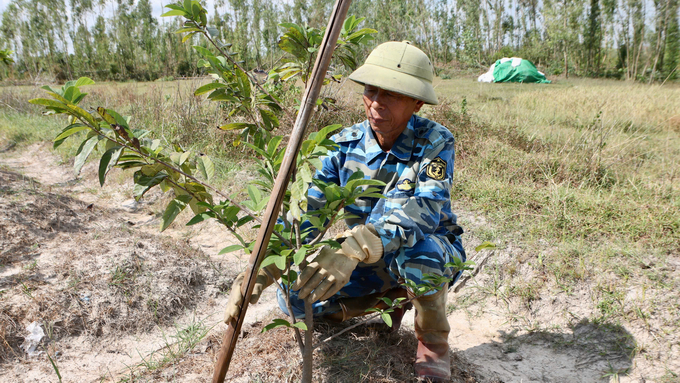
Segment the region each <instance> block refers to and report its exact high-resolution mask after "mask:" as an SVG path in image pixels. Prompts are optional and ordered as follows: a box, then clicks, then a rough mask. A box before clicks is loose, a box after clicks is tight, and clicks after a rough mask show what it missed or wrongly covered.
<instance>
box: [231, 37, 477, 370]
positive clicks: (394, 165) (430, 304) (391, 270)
mask: <svg viewBox="0 0 680 383" xmlns="http://www.w3.org/2000/svg"><path fill="white" fill-rule="evenodd" d="M349 78H350V80H353V81H355V82H357V83H359V84H361V85H363V86H364V92H363V104H364V108H365V110H366V118H367V119H366V120H365V121H363V122H361V123H359V124H356V125H354V126H351V127H349V128H346V129H344V130H343V131H341V132H340V133H338V134H336V135H335V136H333V137H332V138H331V139H332V140H333V141H334V142H335V143H337V144H338V145H339V147H338V148H337V149H336V150H335V151H333V152H331V153H329V155H328V156H327V157H326V158H324V160H323V167H322V169H319V170H318V171H317V174H316V175H315V177H317V178H318V179H321V180H323V181H325V182H334V183H336V184H339V185H343V186H344V185H345V184H346V182H347V180H348V179H349V178H350V177H351V176H352V174H353V173H354V172H356V171H361V172H363V173H364V177H365V178H370V179H376V180H380V181H383V182H385V183H386V186H385V187H384V189H383V194H384V195H385V196H386V198H384V199H378V198H371V199H361V200H357V202H356V203H355V204H354V205H350V206H347V207H345V211H346V212H347V213H349V214H351V215H353V216H354V218H351V219H348V220H347V222H346V223H347V225H348V226H349V227H350V228H351V230H348V231H346V232H345V233H344V237H345V239H344V241H343V242H342V248H341V249H332V248H328V247H326V248H324V249H322V250H321V252H320V253H319V255H318V256H317V257H316V258H315V259H314V261H313V262H312V263H310V264H309V265H308V266H307V267H306V268H305V269H304V270H303V271H302V272H301V274H300V276H299V277H298V280H297V281H296V282H295V284H294V285H293V286H292V288H293V290H295V291H293V292H292V294H291V304H292V308H293V311H294V313H293V314H294V315H295V316H296V317H297V318H302V317H304V302H303V301H302V300H303V299H305V298H307V297H309V298H310V299H311V300H312V301H314V302H315V303H314V304H313V307H314V315H315V316H320V317H325V318H327V319H335V320H340V321H344V320H347V319H349V318H352V317H356V316H360V315H364V314H365V311H366V309H368V308H371V307H380V305H381V304H384V303H382V301H380V298H381V297H389V298H391V299H395V298H398V297H407V296H410V297H413V292H412V291H408V290H407V289H405V288H403V287H402V285H401V284H400V283H403V282H404V281H405V280H410V281H413V282H415V283H416V284H420V283H424V282H425V281H423V277H424V276H426V275H428V274H433V275H438V276H446V277H449V278H451V279H452V280H455V278H457V275H454V273H453V271H452V270H451V268H449V267H446V266H445V265H446V264H447V263H449V262H453V260H454V258H458V259H460V260H461V261H465V251H464V250H463V246H462V244H461V241H460V235H461V234H462V233H463V230H462V229H461V228H460V227H459V226H458V225H457V224H456V216H455V215H454V214H453V213H452V211H451V199H450V192H451V187H452V178H453V163H454V139H453V136H452V134H451V132H450V131H449V130H448V129H447V128H445V127H443V126H442V125H440V124H438V123H436V122H433V121H429V120H427V119H425V118H422V117H419V116H417V115H415V113H416V112H418V111H419V110H420V108H421V107H422V106H423V104H425V103H427V104H437V103H438V100H437V96H436V94H435V91H434V88H433V87H432V78H433V69H432V64H431V63H430V60H429V59H428V57H427V55H425V53H423V52H422V51H421V50H420V49H418V48H416V47H414V46H413V45H411V44H410V43H407V42H387V43H384V44H381V45H380V46H378V47H377V48H375V50H373V52H371V54H370V55H369V56H368V58H367V59H366V62H365V64H364V65H363V66H361V67H360V68H359V69H357V70H356V71H355V72H354V73H352V74H351V75H350V77H349ZM324 203H325V201H324V194H323V192H321V191H320V190H318V189H316V188H311V189H310V190H309V200H308V206H309V209H310V210H315V209H318V208H320V207H323V206H324ZM271 269H272V270H270V271H272V272H273V275H274V276H275V277H278V276H279V274H280V272H279V271H278V270H276V268H275V267H271ZM241 280H242V277H241V278H237V280H236V282H235V285H234V287H235V288H233V289H232V294H231V296H230V299H229V303H228V306H227V309H226V314H225V321H226V322H227V323H229V322H230V321H231V320H233V318H234V317H236V316H237V315H238V312H239V310H240V304H241V302H242V301H243V298H242V295H241V291H240V288H239V287H238V286H240V283H241ZM272 282H273V281H272V280H271V278H270V277H268V276H267V275H266V274H265V273H264V272H263V271H261V272H260V274H259V280H258V284H257V285H256V286H255V289H254V292H253V298H252V299H251V302H254V301H257V299H258V298H259V295H260V293H261V292H262V290H263V289H264V288H265V287H267V286H268V285H270V284H271V283H272ZM447 291H448V286H443V287H442V288H441V289H439V290H438V291H431V292H430V293H428V294H426V295H423V296H420V297H417V298H416V299H414V300H413V306H415V309H416V316H415V333H416V336H417V338H418V350H417V353H416V361H415V371H416V374H417V375H418V376H419V377H422V378H428V379H430V380H433V381H449V380H450V377H451V371H450V357H449V346H448V334H449V330H450V327H449V323H448V321H447V318H446V299H447ZM278 298H279V305H280V307H281V309H282V310H283V311H284V312H285V313H286V314H288V309H287V305H286V302H285V298H284V296H283V295H282V294H281V293H280V292H279V294H278ZM402 315H403V310H395V312H394V313H392V319H393V327H394V328H397V327H398V326H399V324H400V323H401V317H402Z"/></svg>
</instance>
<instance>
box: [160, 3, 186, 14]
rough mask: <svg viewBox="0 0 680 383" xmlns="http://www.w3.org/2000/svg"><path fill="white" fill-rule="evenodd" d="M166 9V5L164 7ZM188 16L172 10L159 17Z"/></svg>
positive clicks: (183, 12)
mask: <svg viewBox="0 0 680 383" xmlns="http://www.w3.org/2000/svg"><path fill="white" fill-rule="evenodd" d="M166 7H167V5H166ZM188 15H189V14H188V13H186V12H185V11H181V10H179V9H173V10H172V11H167V12H165V13H164V14H162V15H161V17H169V16H188Z"/></svg>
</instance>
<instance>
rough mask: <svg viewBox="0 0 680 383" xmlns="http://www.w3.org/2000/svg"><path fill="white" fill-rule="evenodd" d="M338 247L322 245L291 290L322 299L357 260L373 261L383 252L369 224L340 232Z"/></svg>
mask: <svg viewBox="0 0 680 383" xmlns="http://www.w3.org/2000/svg"><path fill="white" fill-rule="evenodd" d="M343 236H344V237H345V241H344V242H343V243H342V245H341V246H342V248H341V249H337V250H336V249H332V248H330V247H324V248H323V249H321V252H320V253H319V255H317V256H316V258H315V259H314V262H312V263H310V264H309V265H307V267H305V269H304V270H302V273H300V276H299V277H298V279H297V281H295V284H294V285H293V290H300V291H299V292H298V297H299V298H300V299H305V298H307V296H309V297H310V299H311V300H312V302H316V301H318V300H326V299H328V298H330V297H331V296H333V295H334V294H335V293H337V292H338V291H340V289H341V288H342V287H343V286H344V285H346V284H347V282H349V278H350V276H351V275H352V271H354V269H355V268H356V267H357V264H358V263H359V262H364V263H374V262H377V261H378V260H379V259H380V257H382V255H383V247H382V241H381V240H380V237H379V236H378V234H377V233H376V231H375V229H374V228H373V226H372V225H359V226H356V227H354V228H353V229H352V230H348V231H345V233H344V234H343Z"/></svg>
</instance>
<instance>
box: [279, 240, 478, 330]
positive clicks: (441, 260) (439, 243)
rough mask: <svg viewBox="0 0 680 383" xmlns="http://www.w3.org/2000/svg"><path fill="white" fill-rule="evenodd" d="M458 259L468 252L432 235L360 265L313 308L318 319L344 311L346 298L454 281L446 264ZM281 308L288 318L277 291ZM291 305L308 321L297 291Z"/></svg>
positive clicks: (291, 296)
mask: <svg viewBox="0 0 680 383" xmlns="http://www.w3.org/2000/svg"><path fill="white" fill-rule="evenodd" d="M454 257H456V258H458V259H460V260H461V261H465V258H466V257H465V251H464V250H463V247H462V245H461V243H460V239H457V240H456V241H455V242H454V244H453V245H452V244H451V243H450V242H449V240H448V239H446V238H444V237H440V236H435V235H429V236H428V237H426V238H425V239H423V240H422V241H419V242H417V243H416V245H415V246H414V247H411V248H401V249H399V250H398V251H396V252H394V253H391V254H387V255H385V256H384V257H383V258H382V259H381V260H380V261H378V262H376V263H373V264H370V265H367V264H364V263H359V265H358V266H357V268H356V269H355V270H354V271H353V272H352V276H351V277H350V280H349V282H348V283H347V284H346V285H345V286H344V287H343V288H342V289H341V290H340V291H338V292H337V293H336V294H335V295H334V296H332V297H331V298H329V299H328V300H325V301H317V302H314V304H313V305H312V307H313V310H314V316H315V317H318V316H324V315H327V314H332V313H335V312H338V311H341V307H340V304H339V303H338V299H340V298H345V297H362V296H366V295H370V294H374V293H379V292H383V291H387V290H389V289H392V288H395V287H398V286H399V285H400V282H403V281H404V280H411V281H413V282H415V283H416V284H420V283H423V276H425V275H428V274H434V275H440V276H446V277H452V278H453V281H454V282H455V280H456V279H457V278H458V277H459V276H460V273H458V274H456V275H455V276H454V275H453V272H452V270H451V268H450V267H444V265H445V264H447V263H449V262H453V258H454ZM431 293H434V291H433V292H431ZM276 294H277V298H278V303H279V307H280V308H281V310H282V311H283V312H284V313H285V314H286V315H288V307H287V305H286V298H285V296H284V294H283V293H281V291H280V290H279V291H277V292H276ZM290 302H291V306H292V308H293V312H294V313H295V317H296V318H299V319H301V318H304V316H305V313H304V311H305V305H304V301H303V300H301V299H299V298H298V297H297V291H291V292H290Z"/></svg>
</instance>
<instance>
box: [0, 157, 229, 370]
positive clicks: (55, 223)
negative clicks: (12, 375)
mask: <svg viewBox="0 0 680 383" xmlns="http://www.w3.org/2000/svg"><path fill="white" fill-rule="evenodd" d="M0 185H3V187H2V190H1V191H2V193H1V194H0V233H2V235H1V236H0V255H2V266H3V275H4V276H3V278H2V280H0V288H1V289H2V296H1V299H2V301H3V304H2V311H1V313H0V335H1V336H2V339H1V342H0V343H1V344H0V360H1V361H2V362H7V361H10V360H12V359H13V358H14V357H16V356H17V355H19V354H20V353H19V352H18V346H19V343H21V341H22V340H23V335H24V334H23V331H24V329H23V328H24V326H25V324H27V323H30V322H33V321H37V322H38V323H41V324H42V325H43V326H44V328H45V329H46V332H47V336H48V338H49V342H56V341H59V340H60V339H62V338H64V337H67V336H77V335H88V336H92V337H94V338H97V337H102V336H115V335H116V334H134V333H137V332H146V331H148V330H150V329H152V328H154V327H156V326H164V325H168V324H171V323H172V321H173V319H174V318H175V317H177V316H178V315H180V314H183V313H184V312H185V311H186V310H187V309H192V308H193V307H195V305H196V303H197V301H198V298H199V297H202V296H203V294H206V293H207V294H213V295H216V294H218V293H219V292H220V291H221V290H222V289H225V288H226V287H227V286H229V285H230V281H231V278H233V277H234V275H232V274H233V272H225V273H224V274H222V273H220V272H219V271H218V268H216V267H215V266H214V265H211V263H210V260H209V259H207V258H206V257H205V255H203V253H202V252H200V251H198V250H196V249H193V248H191V247H190V246H188V245H187V243H185V242H183V241H174V240H171V239H167V238H161V237H157V236H152V235H148V234H142V233H139V232H133V231H131V230H130V229H129V228H128V227H126V226H125V224H124V225H120V224H116V223H115V220H112V217H111V212H110V211H107V210H104V209H102V208H100V207H95V208H88V207H87V205H86V204H85V203H83V202H81V201H78V200H74V199H71V198H68V197H62V196H60V195H57V194H53V193H45V192H43V191H42V190H41V189H42V188H41V187H40V185H39V184H38V183H37V182H36V181H34V180H31V179H29V178H26V177H23V176H19V175H17V174H15V173H12V172H9V171H5V170H3V171H1V172H0ZM114 216H115V214H114ZM206 290H207V291H206Z"/></svg>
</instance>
